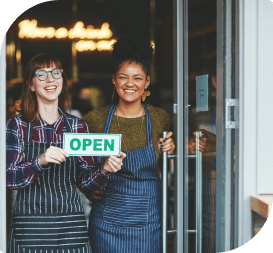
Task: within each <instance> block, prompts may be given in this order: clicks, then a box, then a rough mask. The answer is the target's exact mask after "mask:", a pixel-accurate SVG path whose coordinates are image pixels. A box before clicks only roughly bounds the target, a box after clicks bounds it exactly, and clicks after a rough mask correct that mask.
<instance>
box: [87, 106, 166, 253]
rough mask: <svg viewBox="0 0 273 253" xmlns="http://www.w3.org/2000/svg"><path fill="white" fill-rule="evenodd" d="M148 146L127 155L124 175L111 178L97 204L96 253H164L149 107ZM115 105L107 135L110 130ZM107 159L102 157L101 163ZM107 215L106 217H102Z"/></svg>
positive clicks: (92, 224)
mask: <svg viewBox="0 0 273 253" xmlns="http://www.w3.org/2000/svg"><path fill="white" fill-rule="evenodd" d="M143 106H144V108H145V112H146V133H147V145H146V146H144V147H141V148H139V149H136V150H133V151H129V152H126V154H127V156H126V158H125V159H124V160H123V166H122V168H121V170H120V171H118V172H117V173H113V174H112V175H111V177H110V178H109V181H108V183H107V186H106V190H105V192H104V193H103V195H102V198H101V199H100V200H96V201H94V202H93V205H92V210H91V214H90V226H89V228H90V238H91V245H92V249H93V251H94V252H95V253H117V252H119V253H128V252H131V253H151V252H161V250H162V238H161V236H162V232H161V208H160V203H161V196H160V195H161V184H160V178H159V176H158V173H157V165H158V159H157V155H156V151H155V147H154V146H153V142H152V128H151V119H150V114H149V111H148V109H147V107H146V106H145V105H143ZM115 108H116V105H115V104H114V105H112V106H111V108H110V110H109V114H108V117H107V120H106V124H105V128H104V133H108V132H109V130H110V126H111V122H112V117H113V114H114V111H115ZM103 159H104V158H103V157H100V158H99V159H98V160H99V162H101V161H102V160H103ZM101 214H103V215H101Z"/></svg>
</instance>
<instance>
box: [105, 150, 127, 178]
mask: <svg viewBox="0 0 273 253" xmlns="http://www.w3.org/2000/svg"><path fill="white" fill-rule="evenodd" d="M125 157H126V154H125V153H123V152H122V151H120V156H109V157H108V158H107V159H106V160H105V163H104V165H103V173H104V174H106V173H108V172H117V171H118V170H120V169H121V166H122V165H123V163H122V160H123V159H124V158H125Z"/></svg>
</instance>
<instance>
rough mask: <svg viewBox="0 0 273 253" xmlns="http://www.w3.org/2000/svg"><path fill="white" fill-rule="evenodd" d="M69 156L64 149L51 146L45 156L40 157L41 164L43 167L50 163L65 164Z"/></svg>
mask: <svg viewBox="0 0 273 253" xmlns="http://www.w3.org/2000/svg"><path fill="white" fill-rule="evenodd" d="M68 156H69V155H68V154H67V152H65V151H64V150H63V149H61V148H58V147H54V146H50V147H49V148H48V149H47V150H46V151H45V152H44V153H43V154H41V155H40V157H39V163H40V165H41V166H42V167H43V166H47V165H48V163H57V164H60V163H61V162H64V161H65V159H66V157H68Z"/></svg>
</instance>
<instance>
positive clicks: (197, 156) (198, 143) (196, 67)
mask: <svg viewBox="0 0 273 253" xmlns="http://www.w3.org/2000/svg"><path fill="white" fill-rule="evenodd" d="M187 5H188V6H187V10H188V11H187V35H188V36H187V37H188V41H187V43H188V45H187V46H186V48H185V51H187V52H185V54H186V64H185V65H187V69H185V77H186V78H185V79H186V80H185V88H184V91H185V93H184V94H185V97H184V101H186V104H185V108H186V109H185V118H186V119H185V120H184V129H185V130H186V131H185V141H186V147H187V149H186V157H185V166H184V167H185V175H184V176H185V191H184V192H185V197H184V199H185V208H184V213H185V214H186V215H185V216H184V217H185V218H184V224H185V233H184V238H185V240H184V244H185V245H186V247H185V252H190V253H191V252H203V253H205V252H215V219H216V217H215V203H216V201H215V200H216V199H215V196H216V187H215V186H216V184H215V183H216V173H215V172H216V81H217V80H216V13H217V10H216V0H206V1H203V0H194V1H188V4H187ZM186 203H187V204H186Z"/></svg>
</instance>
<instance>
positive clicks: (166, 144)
mask: <svg viewBox="0 0 273 253" xmlns="http://www.w3.org/2000/svg"><path fill="white" fill-rule="evenodd" d="M172 135H173V133H172V132H168V133H167V135H166V137H165V138H164V139H163V138H160V139H159V140H158V141H157V146H158V150H159V153H160V154H161V153H162V152H165V151H167V152H168V154H169V155H171V154H173V152H174V149H175V145H174V141H173V138H171V136H172Z"/></svg>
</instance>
